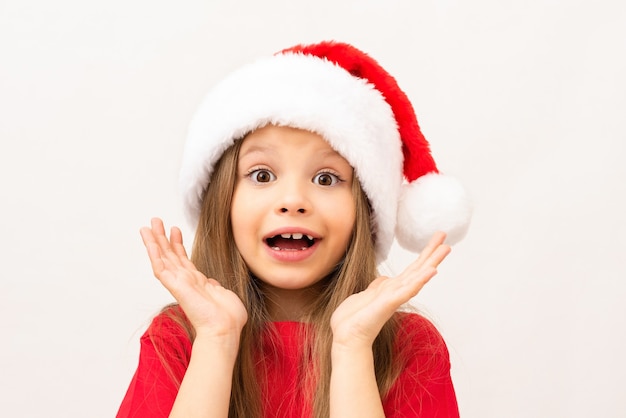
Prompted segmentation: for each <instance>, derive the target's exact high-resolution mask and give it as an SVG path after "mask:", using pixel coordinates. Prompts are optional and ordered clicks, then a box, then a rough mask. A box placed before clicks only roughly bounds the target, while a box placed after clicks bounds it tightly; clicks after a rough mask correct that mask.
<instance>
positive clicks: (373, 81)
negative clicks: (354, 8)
mask: <svg viewBox="0 0 626 418" xmlns="http://www.w3.org/2000/svg"><path fill="white" fill-rule="evenodd" d="M266 125H278V126H289V127H293V128H299V129H304V130H308V131H311V132H314V133H316V134H318V135H320V136H322V137H323V138H324V139H325V140H326V141H327V142H328V143H329V144H330V145H331V146H332V147H333V148H334V149H335V150H336V151H337V152H338V153H340V154H341V155H342V156H343V157H344V158H345V159H346V160H347V161H348V162H349V163H350V164H351V165H352V167H353V168H354V170H355V173H356V176H357V177H358V179H359V181H360V183H361V186H362V187H363V190H364V191H365V193H366V195H367V196H368V198H369V201H370V204H371V207H372V227H373V231H374V234H375V237H376V243H375V245H376V254H377V257H378V260H379V261H382V260H384V259H385V258H386V256H387V254H388V252H389V249H390V247H391V244H392V242H393V239H394V236H395V237H396V238H397V240H398V242H399V243H400V245H401V246H403V247H404V248H406V249H408V250H411V251H415V252H419V251H421V250H422V249H423V247H424V246H425V245H426V243H427V242H428V240H429V238H430V236H431V235H432V234H433V233H434V232H436V231H444V232H446V233H447V235H448V237H447V242H448V243H450V244H453V243H455V242H457V241H459V240H461V239H462V238H463V237H464V236H465V233H466V231H467V228H468V226H469V222H470V217H471V205H470V202H469V199H468V196H467V194H466V193H465V191H464V188H463V187H462V186H461V185H460V183H459V182H457V181H456V180H454V179H453V178H451V177H448V176H444V175H442V174H440V173H439V172H438V170H437V166H436V164H435V161H434V160H433V157H432V155H431V152H430V147H429V144H428V142H427V141H426V139H425V138H424V135H422V132H421V130H420V128H419V125H418V123H417V119H416V116H415V112H414V110H413V106H412V105H411V102H410V101H409V99H408V98H407V96H406V94H405V93H404V92H403V91H402V90H401V89H400V87H399V86H398V84H397V82H396V80H395V79H394V78H393V77H392V76H391V75H390V74H389V73H387V71H385V70H384V69H383V68H382V67H381V66H380V65H379V64H378V63H377V62H376V61H375V60H374V59H372V58H371V57H370V56H368V55H367V54H365V53H364V52H362V51H360V50H358V49H356V48H355V47H353V46H351V45H348V44H344V43H338V42H321V43H318V44H314V45H298V46H295V47H292V48H289V49H285V50H283V51H281V52H279V53H277V54H275V55H273V56H270V57H267V58H264V59H261V60H258V61H256V62H254V63H252V64H250V65H248V66H245V67H243V68H240V69H239V70H236V71H235V72H233V73H231V74H230V75H229V76H228V77H227V78H225V79H224V80H222V81H221V82H220V83H218V84H217V85H216V86H215V87H214V88H213V89H212V90H211V91H210V92H209V94H208V95H207V96H206V98H205V99H204V101H203V102H202V104H201V105H200V107H199V109H198V110H197V112H196V114H195V116H194V118H193V120H192V122H191V125H190V127H189V132H188V137H187V143H186V146H185V151H184V154H183V161H182V168H181V176H180V185H181V187H182V192H183V197H184V205H185V211H186V214H187V216H188V218H189V219H190V220H191V222H192V224H193V225H194V226H195V225H197V222H198V217H199V214H200V207H201V201H202V196H203V194H204V191H205V190H206V188H207V185H208V184H209V181H210V179H211V174H212V173H213V169H214V167H215V164H216V162H217V161H218V160H219V158H220V157H221V155H222V154H223V152H224V151H225V150H226V149H227V148H228V147H230V146H231V145H233V143H234V142H235V141H236V140H238V139H241V138H243V137H244V136H245V135H246V134H248V133H250V132H252V131H254V130H256V129H258V128H261V127H263V126H266Z"/></svg>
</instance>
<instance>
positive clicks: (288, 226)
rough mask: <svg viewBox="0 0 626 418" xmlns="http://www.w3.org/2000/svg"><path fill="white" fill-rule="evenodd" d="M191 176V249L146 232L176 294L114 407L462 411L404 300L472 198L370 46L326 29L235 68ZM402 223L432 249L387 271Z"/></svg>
mask: <svg viewBox="0 0 626 418" xmlns="http://www.w3.org/2000/svg"><path fill="white" fill-rule="evenodd" d="M403 175H404V179H405V181H404V182H403ZM403 183H404V184H403ZM181 185H182V188H183V192H184V196H185V208H186V210H187V213H188V215H189V217H190V219H191V220H192V222H193V223H194V224H195V225H196V226H197V228H196V236H195V242H194V245H193V251H192V253H191V258H188V256H187V253H186V251H185V248H184V246H183V241H182V234H181V232H180V230H179V229H178V228H176V227H174V228H172V229H171V232H170V234H169V237H168V236H167V235H166V232H165V228H164V226H163V223H162V221H161V220H159V219H153V220H152V223H151V226H150V227H146V228H142V230H141V236H142V238H143V242H144V244H145V246H146V248H147V251H148V256H149V258H150V262H151V264H152V269H153V271H154V274H155V276H156V277H157V278H158V279H159V280H160V281H161V283H162V284H163V285H164V286H165V287H166V288H167V289H168V290H169V291H170V293H171V294H172V295H173V296H174V298H175V299H176V301H177V304H175V305H171V306H168V307H166V308H165V309H164V310H163V311H162V312H161V313H160V314H159V315H158V316H157V317H156V318H155V319H154V320H153V321H152V323H151V325H150V327H149V328H148V330H147V331H146V333H145V334H144V335H143V336H142V338H141V352H140V359H139V366H138V368H137V371H136V373H135V375H134V377H133V379H132V382H131V384H130V387H129V389H128V392H127V394H126V397H125V398H124V400H123V402H122V405H121V407H120V410H119V412H118V415H117V416H118V417H120V418H126V417H167V416H169V417H185V418H191V417H316V418H321V417H329V416H330V417H341V418H348V417H359V418H364V417H365V418H367V417H458V408H457V404H456V398H455V394H454V389H453V386H452V382H451V379H450V364H449V357H448V352H447V349H446V346H445V343H444V342H443V340H442V338H441V336H440V335H439V333H438V332H437V331H436V330H435V328H434V327H433V326H432V325H431V324H430V323H429V322H428V321H427V320H425V319H424V318H423V317H421V316H419V315H417V314H414V313H406V312H399V311H398V309H399V308H400V307H401V306H402V305H403V304H405V303H406V302H408V301H409V300H410V299H411V298H412V297H413V296H415V295H416V294H417V293H418V292H419V291H420V289H421V288H422V286H424V284H425V283H426V282H427V281H428V280H430V278H431V277H433V276H434V274H435V273H436V268H437V266H438V265H439V263H441V261H442V260H443V259H444V258H445V257H446V255H447V254H448V252H449V251H450V247H449V246H448V245H447V244H444V240H446V236H447V242H449V243H453V242H455V241H458V240H460V239H461V238H462V237H463V236H464V234H465V232H466V230H467V226H468V224H469V218H470V212H471V211H470V209H469V204H468V201H467V198H466V196H465V194H464V192H463V189H462V188H461V187H460V186H459V184H458V183H457V182H456V181H454V180H452V179H450V178H448V177H446V176H444V175H441V174H439V173H438V171H437V168H436V165H435V163H434V160H433V159H432V156H431V154H430V151H429V146H428V143H427V141H426V140H425V138H424V137H423V135H422V134H421V132H420V129H419V126H418V124H417V120H416V118H415V114H414V111H413V108H412V106H411V103H410V102H409V100H408V98H407V97H406V95H405V94H404V93H403V92H402V91H401V90H400V88H399V87H398V85H397V83H396V81H395V80H394V79H393V77H391V76H390V75H389V74H388V73H387V72H386V71H385V70H384V69H383V68H382V67H380V65H378V63H376V62H375V61H374V60H373V59H372V58H371V57H369V56H367V55H366V54H364V53H363V52H361V51H359V50H357V49H356V48H354V47H352V46H350V45H347V44H341V43H335V42H323V43H320V44H315V45H308V46H302V45H299V46H296V47H293V48H290V49H287V50H284V51H281V52H280V53H279V54H276V55H274V56H272V57H269V58H267V59H264V60H260V61H257V62H255V63H253V64H252V65H249V66H247V67H244V68H242V69H240V70H238V71H236V72H235V73H233V74H232V75H231V76H229V77H228V78H226V79H225V80H223V81H222V82H221V83H219V84H218V85H217V86H216V87H215V88H214V89H213V90H212V91H211V92H210V94H209V95H208V96H207V98H206V99H205V101H204V102H203V103H202V105H201V106H200V108H199V110H198V112H197V114H196V116H195V117H194V120H193V122H192V125H191V127H190V131H189V137H188V140H187V144H186V149H185V153H184V156H183V164H182V170H181ZM394 237H396V238H398V241H399V242H400V243H401V244H402V245H403V246H404V247H406V248H408V249H411V250H414V251H416V252H420V256H419V258H417V260H416V261H415V262H413V263H412V264H411V265H410V266H409V267H408V268H407V269H406V270H405V271H404V272H403V273H402V274H400V275H399V276H397V277H393V278H388V277H382V276H380V277H379V275H378V273H377V271H376V266H377V263H378V262H381V261H383V260H384V259H385V257H386V256H387V254H388V251H389V248H390V246H391V243H392V241H393V239H394Z"/></svg>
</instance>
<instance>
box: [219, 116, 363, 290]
mask: <svg viewBox="0 0 626 418" xmlns="http://www.w3.org/2000/svg"><path fill="white" fill-rule="evenodd" d="M231 221H232V228H233V235H234V238H235V244H236V245H237V248H238V250H239V252H240V253H241V255H242V257H243V259H244V261H245V263H246V265H247V266H248V268H249V269H250V271H251V272H252V273H253V274H254V275H255V276H256V277H258V278H259V279H260V280H262V281H263V282H264V283H265V284H266V285H267V286H269V287H271V288H274V289H281V290H301V289H306V288H309V287H311V286H313V285H315V284H316V283H318V282H319V280H320V279H322V278H323V277H325V276H326V275H328V274H329V273H330V272H331V271H332V270H333V269H334V268H335V266H336V265H337V263H339V262H340V261H341V260H342V258H343V257H344V255H345V253H346V249H347V247H348V243H349V241H350V237H351V234H352V229H353V227H354V222H355V203H354V198H353V195H352V167H351V166H350V164H349V163H348V162H347V161H346V160H345V159H344V158H343V157H342V156H341V155H339V154H338V153H337V152H335V151H334V150H333V149H332V148H331V147H330V145H328V143H327V142H326V141H325V140H324V139H323V138H322V137H320V136H319V135H317V134H314V133H311V132H308V131H303V130H299V129H294V128H287V127H276V126H267V127H264V128H262V129H259V130H257V131H255V132H253V133H251V134H250V135H248V136H247V137H246V138H245V139H244V141H243V143H242V145H241V149H240V152H239V159H238V162H237V182H236V185H235V191H234V194H233V201H232V207H231Z"/></svg>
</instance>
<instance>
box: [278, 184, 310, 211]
mask: <svg viewBox="0 0 626 418" xmlns="http://www.w3.org/2000/svg"><path fill="white" fill-rule="evenodd" d="M283 186H284V187H282V188H281V189H282V190H281V191H282V193H281V194H280V196H279V198H278V200H277V202H276V212H277V213H278V214H283V215H285V214H288V215H304V214H308V213H310V212H311V209H312V205H311V202H310V200H309V196H308V195H307V192H306V185H303V184H300V183H298V182H289V183H288V184H284V185H283Z"/></svg>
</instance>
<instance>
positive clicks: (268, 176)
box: [250, 170, 276, 183]
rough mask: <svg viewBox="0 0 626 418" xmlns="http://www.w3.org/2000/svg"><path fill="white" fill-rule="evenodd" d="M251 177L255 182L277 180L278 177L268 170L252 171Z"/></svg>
mask: <svg viewBox="0 0 626 418" xmlns="http://www.w3.org/2000/svg"><path fill="white" fill-rule="evenodd" d="M250 178H251V179H252V181H254V182H255V183H269V182H270V181H272V180H275V179H276V177H275V176H274V174H272V173H271V172H270V171H268V170H254V171H253V172H252V173H250Z"/></svg>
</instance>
